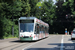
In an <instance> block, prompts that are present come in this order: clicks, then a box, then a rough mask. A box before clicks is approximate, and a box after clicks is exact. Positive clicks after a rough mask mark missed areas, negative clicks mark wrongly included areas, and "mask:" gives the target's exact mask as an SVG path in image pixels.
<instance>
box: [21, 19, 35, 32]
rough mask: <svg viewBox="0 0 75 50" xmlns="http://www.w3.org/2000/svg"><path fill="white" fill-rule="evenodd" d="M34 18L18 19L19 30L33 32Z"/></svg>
mask: <svg viewBox="0 0 75 50" xmlns="http://www.w3.org/2000/svg"><path fill="white" fill-rule="evenodd" d="M33 28H34V20H20V32H33Z"/></svg>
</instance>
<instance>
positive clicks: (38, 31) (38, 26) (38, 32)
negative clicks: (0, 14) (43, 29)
mask: <svg viewBox="0 0 75 50" xmlns="http://www.w3.org/2000/svg"><path fill="white" fill-rule="evenodd" d="M37 34H39V25H37Z"/></svg>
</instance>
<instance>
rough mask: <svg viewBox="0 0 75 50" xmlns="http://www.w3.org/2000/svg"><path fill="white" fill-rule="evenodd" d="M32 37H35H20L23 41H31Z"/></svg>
mask: <svg viewBox="0 0 75 50" xmlns="http://www.w3.org/2000/svg"><path fill="white" fill-rule="evenodd" d="M32 39H33V37H28V38H25V37H20V40H21V41H31V40H32Z"/></svg>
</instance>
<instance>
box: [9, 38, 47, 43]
mask: <svg viewBox="0 0 75 50" xmlns="http://www.w3.org/2000/svg"><path fill="white" fill-rule="evenodd" d="M46 38H47V37H46ZM46 38H43V39H40V40H36V41H20V40H14V41H10V42H16V43H24V42H27V43H33V42H38V41H41V40H44V39H46Z"/></svg>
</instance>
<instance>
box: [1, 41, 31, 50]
mask: <svg viewBox="0 0 75 50" xmlns="http://www.w3.org/2000/svg"><path fill="white" fill-rule="evenodd" d="M21 44H22V43H20V44H19V43H18V44H13V45H10V46H6V47H3V48H0V50H2V49H5V48H9V47H13V46H15V45H18V46H16V47H13V48H12V49H11V50H13V49H15V48H18V47H20V46H24V45H27V44H30V43H29V42H25V43H24V44H22V45H21Z"/></svg>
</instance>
